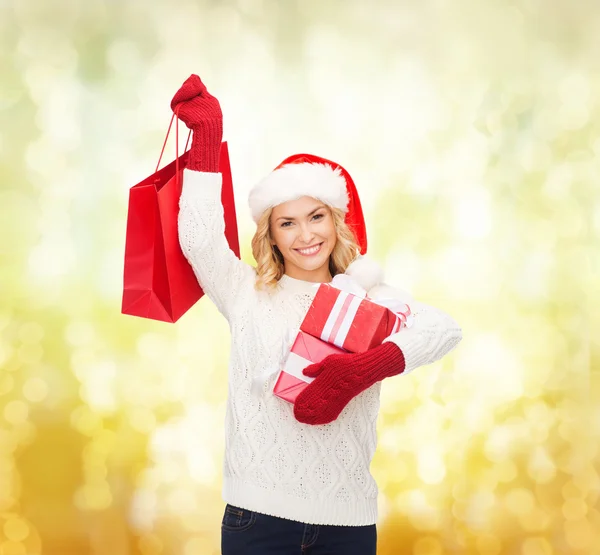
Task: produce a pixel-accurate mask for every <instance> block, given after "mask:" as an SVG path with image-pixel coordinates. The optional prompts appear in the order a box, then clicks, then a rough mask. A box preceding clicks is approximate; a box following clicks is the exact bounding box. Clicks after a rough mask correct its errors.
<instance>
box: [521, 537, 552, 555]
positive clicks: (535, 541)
mask: <svg viewBox="0 0 600 555" xmlns="http://www.w3.org/2000/svg"><path fill="white" fill-rule="evenodd" d="M553 553H554V549H553V547H552V545H550V542H549V541H548V540H547V539H546V538H527V539H525V540H524V541H523V544H522V547H521V554H522V555H553Z"/></svg>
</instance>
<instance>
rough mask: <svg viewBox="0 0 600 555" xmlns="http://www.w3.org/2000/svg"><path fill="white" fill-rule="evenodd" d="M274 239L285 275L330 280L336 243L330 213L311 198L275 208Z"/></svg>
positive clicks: (335, 234) (272, 220)
mask: <svg viewBox="0 0 600 555" xmlns="http://www.w3.org/2000/svg"><path fill="white" fill-rule="evenodd" d="M270 225H271V238H272V243H273V244H274V245H276V246H277V248H278V249H279V251H280V252H281V254H282V255H283V260H284V266H285V273H286V274H287V275H288V276H290V277H292V278H295V279H302V280H304V281H314V282H327V281H330V280H331V273H330V272H329V256H330V255H331V253H332V251H333V247H335V244H336V242H337V233H336V229H335V226H334V223H333V216H332V214H331V210H330V209H329V207H328V206H327V205H325V204H323V203H322V202H321V201H319V200H316V199H314V198H312V197H301V198H299V199H298V200H290V201H288V202H284V203H282V204H279V205H278V206H275V208H273V211H272V213H271V220H270Z"/></svg>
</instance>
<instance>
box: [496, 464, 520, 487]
mask: <svg viewBox="0 0 600 555" xmlns="http://www.w3.org/2000/svg"><path fill="white" fill-rule="evenodd" d="M495 468H496V470H497V473H498V480H500V481H501V482H504V483H510V482H512V481H513V480H514V479H515V478H516V477H517V474H518V471H517V466H516V465H515V463H514V462H512V461H511V460H508V459H507V460H504V461H502V462H500V463H498V464H497V465H496V467H495Z"/></svg>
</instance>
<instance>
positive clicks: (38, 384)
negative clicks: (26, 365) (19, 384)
mask: <svg viewBox="0 0 600 555" xmlns="http://www.w3.org/2000/svg"><path fill="white" fill-rule="evenodd" d="M23 396H24V397H25V398H26V399H27V400H28V401H29V402H31V403H39V402H41V401H43V400H44V399H45V398H46V397H47V396H48V384H47V383H46V382H45V381H44V380H43V379H42V378H30V379H29V380H27V381H26V382H25V385H24V386H23Z"/></svg>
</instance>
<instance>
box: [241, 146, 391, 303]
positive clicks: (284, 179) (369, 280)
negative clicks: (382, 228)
mask: <svg viewBox="0 0 600 555" xmlns="http://www.w3.org/2000/svg"><path fill="white" fill-rule="evenodd" d="M303 196H308V197H313V198H316V199H318V200H320V201H321V202H324V203H325V204H327V205H329V206H332V207H334V208H339V209H340V210H342V211H343V212H344V213H345V214H346V217H345V218H344V221H345V222H346V225H347V226H348V227H349V228H350V230H351V231H352V233H353V234H354V237H355V239H356V242H357V244H358V246H359V249H360V254H361V255H364V254H366V252H367V229H366V226H365V219H364V216H363V211H362V207H361V205H360V198H359V196H358V192H357V190H356V186H355V185H354V181H352V177H350V174H349V173H348V172H347V171H346V170H345V169H344V168H343V167H342V166H340V165H339V164H336V163H335V162H332V161H330V160H326V159H325V158H321V157H320V156H314V155H312V154H294V155H293V156H290V157H289V158H286V159H285V160H284V161H283V162H281V164H279V165H278V166H277V167H276V168H275V169H274V170H273V171H272V172H271V173H270V174H269V175H268V176H267V177H265V178H264V179H262V180H261V181H259V182H258V183H257V184H256V185H255V186H254V187H253V188H252V190H251V191H250V197H249V203H250V210H251V212H252V219H253V220H254V221H255V222H257V223H258V220H259V219H260V216H261V215H262V213H263V212H264V211H265V210H266V209H267V208H271V207H273V206H277V205H278V204H281V203H283V202H287V201H289V200H296V199H299V198H300V197H303ZM346 274H348V275H350V276H352V277H353V278H354V279H355V280H356V281H357V283H359V285H361V286H362V287H363V288H364V289H366V290H367V291H368V290H369V289H371V287H373V286H375V285H377V284H378V283H381V281H383V275H382V271H381V268H380V267H379V265H378V264H377V263H376V262H374V261H372V260H370V259H369V258H367V257H365V256H359V257H358V258H357V259H356V260H355V261H354V262H352V263H351V264H350V265H349V266H348V268H347V269H346Z"/></svg>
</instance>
